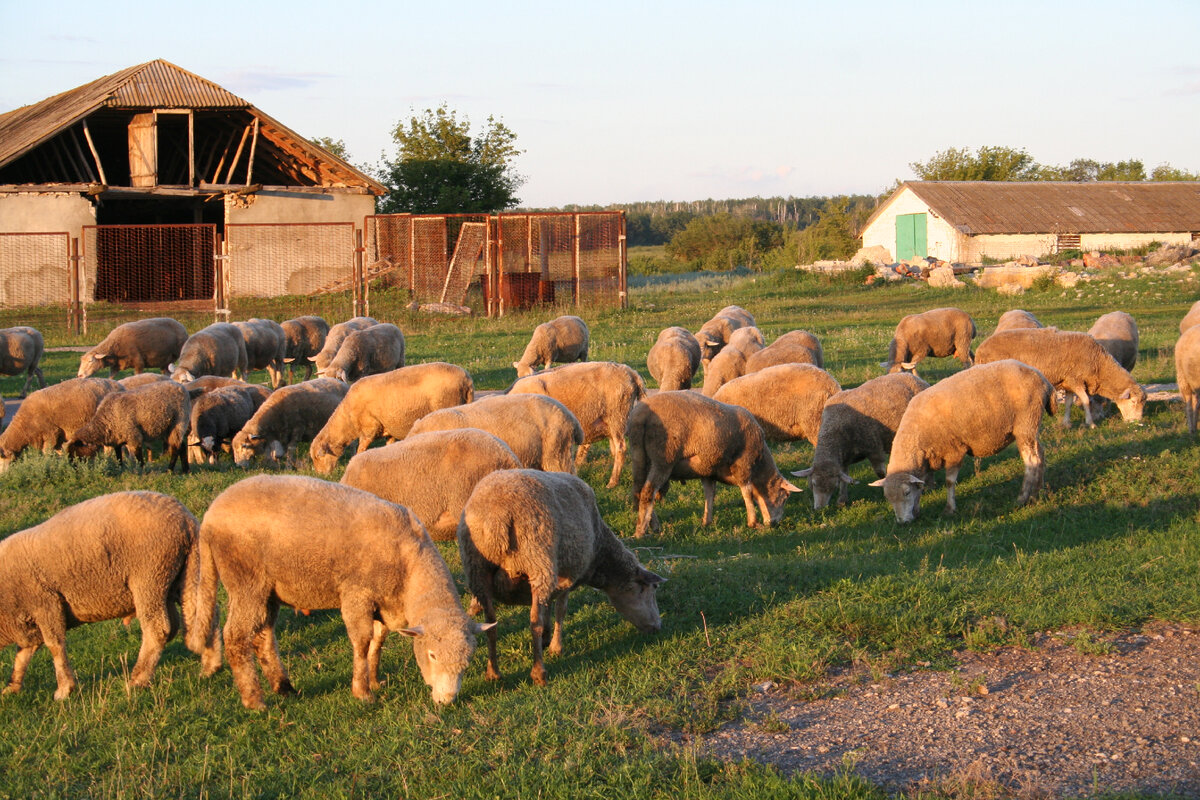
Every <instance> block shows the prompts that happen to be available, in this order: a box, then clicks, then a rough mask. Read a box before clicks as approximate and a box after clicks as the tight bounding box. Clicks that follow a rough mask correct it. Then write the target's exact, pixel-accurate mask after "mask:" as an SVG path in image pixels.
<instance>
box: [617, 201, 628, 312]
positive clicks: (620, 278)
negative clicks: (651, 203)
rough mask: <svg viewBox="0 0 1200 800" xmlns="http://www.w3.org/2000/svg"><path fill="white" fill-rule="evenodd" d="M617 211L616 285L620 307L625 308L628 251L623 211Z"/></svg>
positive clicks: (626, 306) (626, 305) (626, 303)
mask: <svg viewBox="0 0 1200 800" xmlns="http://www.w3.org/2000/svg"><path fill="white" fill-rule="evenodd" d="M619 213H620V215H621V216H620V217H618V219H619V220H620V222H619V224H618V226H617V231H618V238H617V258H618V259H619V260H618V262H617V286H618V293H619V294H618V296H619V299H620V301H621V308H622V309H626V308H629V251H628V249H627V248H628V242H627V240H626V238H625V235H626V231H625V212H624V211H621V212H619Z"/></svg>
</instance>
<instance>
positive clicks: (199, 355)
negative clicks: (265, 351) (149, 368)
mask: <svg viewBox="0 0 1200 800" xmlns="http://www.w3.org/2000/svg"><path fill="white" fill-rule="evenodd" d="M246 364H247V356H246V340H245V339H243V338H242V332H241V331H240V330H238V329H237V327H236V326H234V325H232V324H231V323H228V322H214V323H213V324H212V325H209V326H208V327H207V328H203V329H201V330H198V331H196V332H195V333H193V334H192V335H191V336H189V337H188V338H187V341H186V342H184V343H183V348H182V349H181V350H180V352H179V360H178V361H176V362H175V363H174V364H169V365H168V366H167V369H168V371H169V372H170V373H171V380H174V381H178V382H179V383H188V382H189V381H192V380H194V379H196V378H199V377H200V376H201V375H228V376H232V377H234V378H245V377H246Z"/></svg>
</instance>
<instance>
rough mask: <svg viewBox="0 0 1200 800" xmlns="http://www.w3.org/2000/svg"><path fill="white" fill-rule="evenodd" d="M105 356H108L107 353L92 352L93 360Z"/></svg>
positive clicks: (101, 359)
mask: <svg viewBox="0 0 1200 800" xmlns="http://www.w3.org/2000/svg"><path fill="white" fill-rule="evenodd" d="M106 358H108V353H92V360H93V361H103V360H104V359H106Z"/></svg>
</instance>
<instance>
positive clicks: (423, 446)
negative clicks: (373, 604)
mask: <svg viewBox="0 0 1200 800" xmlns="http://www.w3.org/2000/svg"><path fill="white" fill-rule="evenodd" d="M520 467H521V462H520V461H519V460H517V457H516V456H515V455H514V454H513V451H512V450H510V449H509V447H508V445H506V444H505V443H504V442H502V441H500V440H499V439H498V438H496V437H495V436H493V435H492V434H490V433H485V432H483V431H481V430H478V429H476V428H461V429H458V430H450V431H430V432H429V433H420V434H417V435H415V436H409V437H408V438H407V439H405V440H404V441H402V442H395V443H393V444H389V445H386V446H384V447H377V448H375V449H373V450H367V451H365V452H361V453H359V454H358V455H356V456H354V458H352V459H350V463H349V464H347V465H346V472H345V474H343V475H342V483H344V484H345V485H347V486H353V487H355V488H358V489H362V490H364V491H367V492H370V493H371V494H374V495H378V496H379V497H382V498H383V499H384V500H388V501H390V502H392V503H398V504H399V505H402V506H405V507H406V508H408V509H409V510H410V511H412V512H413V513H414V514H416V515H417V518H418V519H420V520H421V522H422V523H423V524H424V525H425V530H427V531H429V535H430V537H431V538H432V539H433V540H434V541H435V542H441V541H449V540H452V539H454V533H455V531H456V530H457V529H458V518H459V517H461V516H462V511H463V506H464V505H466V502H467V498H468V497H470V496H471V490H472V489H474V488H475V484H476V483H478V482H479V479H480V478H482V477H483V476H484V475H487V474H488V473H489V472H495V471H496V470H498V469H519V468H520Z"/></svg>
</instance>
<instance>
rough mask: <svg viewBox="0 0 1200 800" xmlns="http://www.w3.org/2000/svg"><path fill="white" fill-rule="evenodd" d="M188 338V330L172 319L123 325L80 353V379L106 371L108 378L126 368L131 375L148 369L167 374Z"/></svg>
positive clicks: (140, 320)
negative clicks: (129, 370) (89, 348)
mask: <svg viewBox="0 0 1200 800" xmlns="http://www.w3.org/2000/svg"><path fill="white" fill-rule="evenodd" d="M187 338H188V333H187V329H186V328H184V327H183V324H182V323H181V322H179V320H176V319H172V318H171V317H151V318H150V319H139V320H135V321H134V322H126V323H123V324H121V325H118V326H117V327H115V328H113V329H112V331H111V332H109V334H108V336H105V337H104V340H103V341H102V342H100V344H98V345H96V346H95V347H93V348H92V349H91V350H89V351H88V352H86V353H84V354H83V356H82V357H81V358H80V359H79V373H78V374H79V377H80V378H87V377H90V376H92V375H94V374H96V373H97V372H99V371H100V370H102V369H105V368H107V369H108V373H109V374H108V376H109V377H110V378H115V377H117V373H118V372H120V371H122V370H126V369H131V370H133V374H134V375H140V374H142V372H144V371H145V370H148V369H161V370H162V371H163V372H164V373H166V372H167V367H168V366H170V364H171V363H172V362H173V361H175V360H177V359H178V358H179V354H180V353H181V352H182V350H183V343H184V342H186V341H187Z"/></svg>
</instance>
